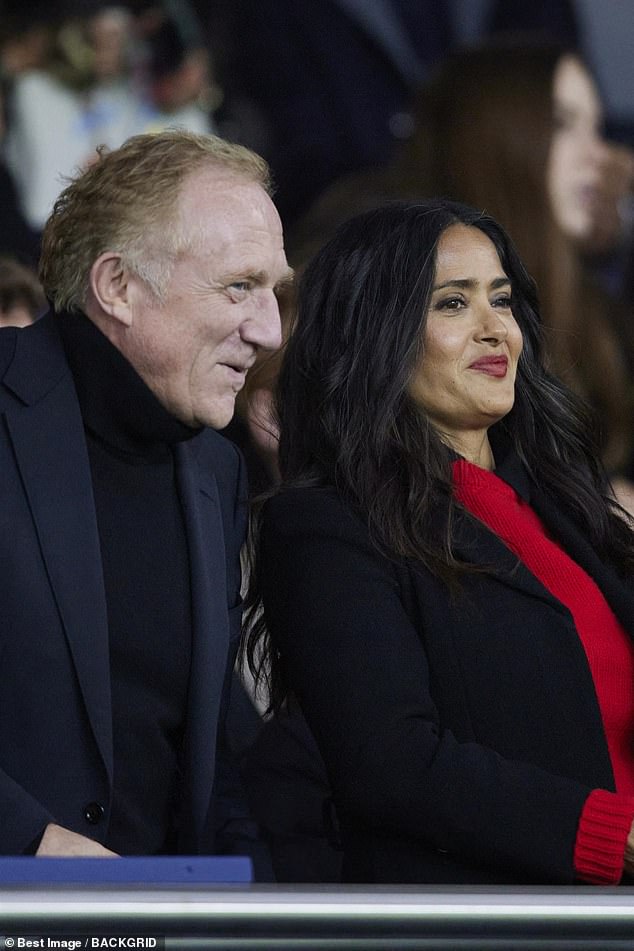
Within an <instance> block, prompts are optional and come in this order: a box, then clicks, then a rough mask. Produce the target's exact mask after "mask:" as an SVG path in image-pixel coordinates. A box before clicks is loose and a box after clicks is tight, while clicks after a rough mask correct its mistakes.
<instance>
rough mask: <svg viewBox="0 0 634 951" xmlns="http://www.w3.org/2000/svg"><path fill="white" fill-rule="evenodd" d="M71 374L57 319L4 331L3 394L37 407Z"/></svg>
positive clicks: (0, 358)
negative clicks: (40, 401) (39, 402)
mask: <svg viewBox="0 0 634 951" xmlns="http://www.w3.org/2000/svg"><path fill="white" fill-rule="evenodd" d="M69 373H70V368H69V366H68V362H67V360H66V356H65V354H64V348H63V346H62V342H61V338H60V336H59V331H58V329H57V325H56V322H55V316H54V315H53V314H51V313H48V314H46V315H45V316H44V317H41V318H40V319H39V320H37V321H36V322H35V323H34V324H31V325H29V326H28V327H22V328H16V327H6V328H2V329H1V330H0V380H1V381H2V383H3V386H2V387H0V393H2V391H4V392H5V393H7V392H8V393H10V394H11V396H17V397H18V398H19V399H20V400H21V401H22V402H23V403H26V404H34V403H37V402H38V401H39V400H40V399H41V398H42V397H44V396H45V395H46V394H47V393H48V392H49V391H50V390H51V389H52V388H53V387H55V385H56V384H57V383H58V382H59V381H60V380H61V379H62V378H63V377H64V376H67V375H68V374H69Z"/></svg>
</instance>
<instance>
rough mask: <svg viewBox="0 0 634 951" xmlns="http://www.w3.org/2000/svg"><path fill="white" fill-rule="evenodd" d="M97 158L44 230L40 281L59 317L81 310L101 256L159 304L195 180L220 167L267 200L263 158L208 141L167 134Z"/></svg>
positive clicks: (182, 245)
mask: <svg viewBox="0 0 634 951" xmlns="http://www.w3.org/2000/svg"><path fill="white" fill-rule="evenodd" d="M98 153H99V155H98V159H97V161H96V162H95V163H94V164H93V165H91V166H89V167H88V168H87V169H86V170H85V171H84V172H82V173H81V174H80V175H79V176H78V177H77V178H76V179H75V180H74V181H72V182H71V183H70V184H69V185H68V186H67V187H66V188H65V189H64V191H63V192H62V193H61V195H60V196H59V198H58V199H57V201H56V202H55V206H54V208H53V211H52V213H51V216H50V218H49V219H48V221H47V223H46V225H45V228H44V233H43V236H42V256H41V259H40V272H39V273H40V280H41V282H42V285H43V287H44V290H45V292H46V295H47V297H48V298H49V300H50V301H52V303H53V306H54V308H55V310H56V311H60V310H64V309H67V310H81V309H82V308H83V307H84V306H85V303H86V296H87V292H88V286H89V278H90V270H91V267H92V265H93V262H94V261H95V260H96V259H97V258H98V257H99V255H100V254H103V253H104V252H105V251H115V252H117V253H120V254H121V257H122V260H123V263H124V265H125V266H126V267H127V268H129V269H130V270H131V271H132V272H134V273H135V274H137V275H138V276H139V277H141V278H142V280H144V281H145V283H146V284H147V285H148V287H149V289H150V291H151V292H152V293H153V294H154V295H155V296H156V297H157V299H159V300H160V299H161V298H162V297H163V295H164V292H165V289H166V287H167V284H168V282H169V277H170V268H171V264H172V263H173V261H174V260H175V259H176V257H177V255H178V254H179V253H181V252H182V251H183V250H185V249H186V247H187V246H188V239H189V236H188V235H186V234H183V233H182V229H181V228H180V226H179V221H178V201H179V197H180V194H181V190H182V186H183V183H184V181H185V180H186V179H188V178H189V177H190V176H191V175H193V174H194V173H196V172H199V171H203V170H206V169H214V168H217V169H218V170H219V172H221V173H222V172H225V173H228V174H229V175H235V176H237V177H241V178H244V179H245V180H247V181H251V182H256V183H257V184H259V185H261V186H262V187H263V188H264V189H265V191H266V192H267V193H268V194H270V193H271V179H270V175H269V169H268V166H267V164H266V162H265V161H264V159H262V158H261V157H260V156H259V155H256V154H255V152H252V151H251V150H250V149H247V148H245V147H244V146H241V145H236V144H233V143H231V142H226V141H225V140H224V139H220V138H218V137H217V136H213V135H196V134H194V133H191V132H184V131H180V130H167V131H164V132H157V133H148V134H145V135H136V136H133V137H132V138H131V139H128V141H127V142H125V143H124V144H123V145H122V146H121V147H120V148H118V149H114V150H113V151H106V150H105V149H100V150H98Z"/></svg>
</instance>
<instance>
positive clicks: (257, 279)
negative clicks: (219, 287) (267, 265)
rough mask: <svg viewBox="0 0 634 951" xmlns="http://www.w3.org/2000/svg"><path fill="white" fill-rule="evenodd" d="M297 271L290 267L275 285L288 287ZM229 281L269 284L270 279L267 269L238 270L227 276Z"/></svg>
mask: <svg viewBox="0 0 634 951" xmlns="http://www.w3.org/2000/svg"><path fill="white" fill-rule="evenodd" d="M294 276H295V273H294V271H293V269H292V268H289V269H288V271H286V272H285V273H284V274H283V275H282V277H281V278H280V279H279V281H276V282H275V287H276V288H277V287H280V288H282V287H288V286H289V285H290V284H292V283H293V279H294ZM226 281H227V283H229V284H231V283H233V282H234V281H251V282H252V283H253V284H267V283H268V281H269V275H268V273H267V272H266V271H240V272H238V271H236V272H235V273H234V274H230V275H229V276H228V277H227V278H226Z"/></svg>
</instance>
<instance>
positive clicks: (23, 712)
mask: <svg viewBox="0 0 634 951" xmlns="http://www.w3.org/2000/svg"><path fill="white" fill-rule="evenodd" d="M0 381H1V383H0V499H1V500H2V503H1V507H0V513H1V514H0V526H1V527H0V618H1V621H0V669H1V670H2V690H0V853H3V854H12V853H19V852H21V851H22V850H23V849H25V848H27V847H28V845H29V843H30V842H31V841H32V840H33V839H34V838H35V837H36V835H37V834H38V833H39V832H40V831H41V830H42V828H43V827H44V825H45V824H46V823H47V822H50V821H54V822H57V823H59V824H61V825H63V826H66V827H68V828H69V829H72V830H74V831H76V832H80V833H83V834H85V835H89V836H90V837H91V838H94V839H97V840H98V841H101V842H103V840H104V837H105V834H106V830H107V825H108V817H109V810H110V803H111V794H112V782H113V777H112V714H111V708H110V679H109V653H108V629H107V618H106V602H105V595H104V587H103V578H102V567H101V555H100V546H99V539H98V536H97V523H96V516H95V509H94V503H93V496H92V485H91V476H90V468H89V463H88V455H87V450H86V443H85V438H84V429H83V425H82V419H81V416H80V411H79V406H78V402H77V397H76V393H75V388H74V384H73V379H72V376H71V373H70V371H69V368H68V364H67V362H66V358H65V355H64V351H63V348H62V346H61V342H60V338H59V335H58V332H57V328H56V325H55V318H54V317H53V316H51V315H48V316H47V317H45V318H43V319H42V320H40V321H39V322H37V323H36V324H34V325H33V326H32V327H29V328H25V329H24V330H16V329H14V328H10V329H4V330H2V331H0ZM176 469H177V479H178V490H179V493H180V498H181V501H182V506H183V511H184V519H185V527H186V533H187V541H188V546H189V559H190V565H191V589H192V622H193V636H192V662H191V677H190V687H189V700H188V704H189V706H188V715H187V726H186V735H185V755H184V779H183V790H184V793H183V802H182V815H181V820H180V833H179V842H178V850H179V851H180V852H183V853H187V852H191V853H197V852H212V851H214V850H215V849H216V848H217V841H216V837H215V836H216V831H217V829H218V828H219V826H224V827H225V831H226V829H227V827H228V825H230V824H231V822H232V821H234V820H237V819H238V818H242V817H240V816H239V813H240V807H239V806H236V805H235V803H234V802H233V800H230V799H229V798H226V797H225V796H224V795H223V791H222V789H219V790H218V795H217V796H216V797H212V787H213V786H214V781H215V779H216V778H217V774H218V773H220V774H221V776H222V775H223V774H224V770H223V769H220V770H217V769H216V753H217V752H218V755H219V757H220V758H221V759H222V756H223V731H222V724H223V716H224V708H225V706H226V698H227V690H226V686H227V685H226V681H227V680H228V676H227V672H230V671H231V668H232V664H233V658H234V656H235V649H236V646H237V638H238V636H239V625H240V615H241V603H240V565H239V552H240V546H241V544H242V541H243V537H244V531H245V518H246V511H245V497H246V489H245V485H244V480H243V474H242V464H241V459H240V455H239V453H238V451H237V450H236V449H235V447H234V446H233V445H232V444H231V443H229V442H228V441H226V440H225V439H223V438H222V437H221V436H219V435H218V434H217V433H215V432H213V431H211V430H206V431H203V432H202V433H201V434H200V435H198V436H196V437H194V438H193V439H191V440H189V441H188V442H186V443H183V444H180V445H179V447H178V449H177V454H176ZM157 514H158V513H157ZM219 727H220V729H219ZM217 743H218V750H217ZM161 781H162V777H160V776H148V782H161ZM212 799H214V801H215V802H216V804H217V808H216V809H215V810H214V807H213V803H212ZM95 804H98V805H99V806H101V807H103V815H101V813H100V810H99V808H96V809H95ZM90 817H92V819H93V822H91V821H90ZM95 819H97V820H98V821H97V822H96V824H94V820H95Z"/></svg>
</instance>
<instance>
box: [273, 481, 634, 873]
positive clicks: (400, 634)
mask: <svg viewBox="0 0 634 951" xmlns="http://www.w3.org/2000/svg"><path fill="white" fill-rule="evenodd" d="M523 478H524V479H525V478H526V477H525V476H523ZM509 481H512V480H511V479H509ZM516 487H517V488H518V489H520V488H521V486H519V485H516ZM525 488H526V486H525V487H524V489H525ZM531 504H532V505H533V506H534V508H535V509H536V510H537V512H538V513H539V515H540V516H541V517H542V519H543V520H544V522H545V524H546V525H547V527H548V528H549V529H550V531H551V532H552V533H553V535H554V536H555V537H556V538H557V539H559V541H560V542H561V543H562V544H563V545H564V547H565V549H566V550H567V551H568V553H569V554H570V555H571V556H572V557H573V558H574V559H575V560H576V561H577V562H578V563H579V564H580V565H581V566H582V567H583V568H584V569H585V570H586V571H588V572H589V573H590V575H592V577H594V579H595V580H596V582H597V583H598V585H599V587H600V588H601V589H602V591H603V592H604V594H605V595H606V597H607V599H608V601H609V603H610V605H611V606H612V608H613V610H614V611H615V613H616V614H617V616H618V617H619V619H620V621H621V622H622V624H623V625H624V626H625V628H626V629H627V630H628V631H629V632H634V598H633V596H632V590H631V587H630V588H626V586H625V585H624V584H623V583H622V582H621V581H620V580H619V578H618V577H617V576H616V573H615V572H614V571H613V570H612V569H611V568H609V567H608V566H606V565H605V564H602V563H601V561H600V560H599V558H598V557H597V556H596V555H595V553H594V552H593V551H592V549H591V548H590V547H589V545H588V544H587V543H586V542H585V539H584V538H583V537H582V536H581V534H580V532H579V531H578V530H577V529H576V527H575V526H574V525H573V524H572V523H571V522H570V521H569V520H568V519H566V518H564V516H563V515H562V514H561V513H560V512H558V511H557V509H556V508H555V507H554V506H553V505H552V504H550V503H549V502H548V500H547V498H546V497H545V496H544V494H543V493H541V492H539V490H538V488H537V487H534V486H533V487H532V489H531ZM456 547H457V549H458V550H459V552H460V553H461V554H462V555H463V556H468V557H469V558H470V559H472V560H475V561H476V562H477V563H480V564H482V565H485V564H486V565H494V566H496V568H497V571H496V574H495V575H491V574H486V575H484V574H483V575H476V576H470V577H468V578H467V579H466V580H465V582H464V587H463V593H462V595H460V596H458V597H457V598H452V597H450V595H449V593H448V590H447V589H446V587H445V586H444V585H443V584H442V583H440V582H439V581H438V580H436V579H435V578H434V577H433V576H432V575H431V574H430V573H429V572H427V571H426V570H424V569H422V568H421V567H420V566H415V565H413V564H412V563H407V562H405V561H403V560H400V561H399V560H396V559H395V560H393V561H391V560H388V559H387V558H385V557H383V556H381V555H380V554H379V553H378V552H377V551H376V550H375V548H374V547H373V546H372V544H371V543H370V541H369V537H368V532H367V529H366V527H365V525H364V524H363V522H362V521H361V520H360V519H359V518H357V517H356V515H354V514H353V513H352V511H351V510H350V509H349V508H348V507H347V506H346V505H345V504H344V503H343V501H342V500H341V499H340V498H339V497H338V496H337V494H336V493H335V491H334V490H330V489H293V490H286V491H284V492H283V493H281V494H280V495H278V496H277V497H275V498H273V499H272V500H271V501H270V502H269V503H268V504H267V506H266V508H265V513H264V524H263V552H262V569H263V585H264V588H263V590H264V603H265V612H266V621H267V624H268V627H269V630H270V632H271V635H272V637H273V642H274V644H275V646H276V647H277V648H279V650H280V651H281V654H282V658H283V662H284V664H285V667H286V671H287V675H288V678H289V681H290V685H291V688H292V689H293V690H294V691H295V692H296V693H297V695H298V698H299V701H300V703H301V706H302V708H303V711H304V713H305V716H306V718H307V720H308V722H309V725H310V726H311V728H312V730H313V732H314V735H315V737H316V739H317V742H318V745H319V747H320V750H321V753H322V755H323V758H324V760H325V763H326V767H327V770H328V774H329V778H330V782H331V785H332V789H333V795H334V799H335V802H336V805H337V808H338V812H339V817H340V821H341V827H342V836H343V842H344V848H345V858H344V876H345V878H346V879H347V880H348V881H357V882H435V883H504V882H516V883H524V884H529V883H535V884H537V883H540V884H541V883H562V884H570V883H572V882H573V881H574V868H573V849H574V843H575V836H576V831H577V824H578V820H579V816H580V813H581V810H582V807H583V805H584V802H585V800H586V798H587V796H588V794H589V793H590V791H591V790H592V789H594V788H596V787H601V788H605V789H608V790H613V789H614V780H613V775H612V768H611V764H610V759H609V754H608V749H607V744H606V739H605V734H604V731H603V725H602V721H601V715H600V711H599V707H598V703H597V699H596V695H595V690H594V685H593V681H592V676H591V673H590V670H589V667H588V663H587V661H586V656H585V653H584V649H583V647H582V644H581V641H580V639H579V636H578V634H577V632H576V629H575V626H574V623H573V620H572V616H571V615H570V613H569V611H568V610H567V609H566V608H565V607H564V606H563V605H562V604H561V603H560V602H558V601H557V600H556V599H555V598H553V597H552V595H551V594H550V593H549V592H548V591H546V589H545V588H544V587H543V586H542V585H541V584H540V583H539V581H537V579H536V578H535V577H534V576H533V575H532V574H531V573H530V572H529V571H528V570H527V569H526V568H525V567H524V566H523V565H521V564H518V563H517V559H516V558H515V556H514V555H513V554H512V553H511V552H510V551H509V549H507V548H506V546H505V545H504V544H503V543H502V542H501V541H500V540H499V539H498V538H497V536H495V535H494V534H493V533H491V532H490V531H489V530H488V529H487V528H485V527H484V526H483V525H482V524H481V523H479V522H477V521H476V520H475V519H473V518H471V517H470V516H468V515H467V514H466V513H461V515H460V517H459V518H458V519H457V522H456Z"/></svg>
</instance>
